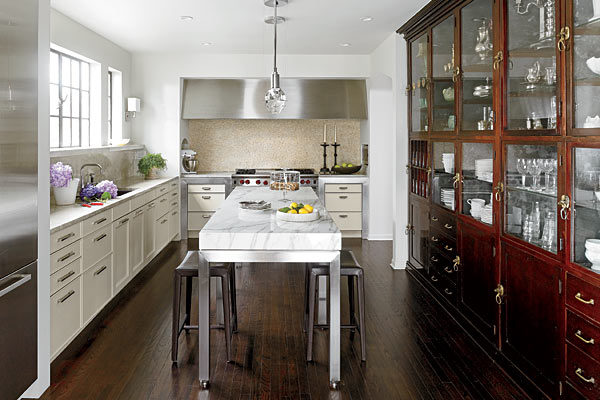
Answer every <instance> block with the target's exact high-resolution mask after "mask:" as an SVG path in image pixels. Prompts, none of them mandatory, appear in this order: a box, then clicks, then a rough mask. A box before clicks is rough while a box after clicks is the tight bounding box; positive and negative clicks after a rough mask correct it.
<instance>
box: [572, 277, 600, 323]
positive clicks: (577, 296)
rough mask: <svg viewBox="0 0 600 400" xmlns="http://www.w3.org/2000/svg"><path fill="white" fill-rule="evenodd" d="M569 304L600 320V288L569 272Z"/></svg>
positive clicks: (582, 312)
mask: <svg viewBox="0 0 600 400" xmlns="http://www.w3.org/2000/svg"><path fill="white" fill-rule="evenodd" d="M566 302H567V304H568V305H569V306H570V307H572V308H573V309H575V310H577V311H578V312H580V313H581V314H583V315H585V316H587V317H589V318H591V319H593V320H595V321H598V322H600V288H599V287H597V286H594V285H592V284H591V283H588V282H586V281H584V280H582V279H579V278H577V277H576V276H573V275H571V274H567V299H566Z"/></svg>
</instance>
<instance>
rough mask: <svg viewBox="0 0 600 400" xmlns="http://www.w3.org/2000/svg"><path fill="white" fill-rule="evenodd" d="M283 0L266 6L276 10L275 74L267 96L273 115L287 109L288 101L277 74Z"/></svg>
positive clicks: (268, 0) (269, 108) (277, 0)
mask: <svg viewBox="0 0 600 400" xmlns="http://www.w3.org/2000/svg"><path fill="white" fill-rule="evenodd" d="M280 1H281V0H267V1H265V5H269V6H270V5H271V4H272V6H273V8H274V9H275V12H274V17H273V26H274V31H275V34H274V40H273V73H272V74H271V89H269V91H268V92H267V94H266V95H265V104H266V106H267V110H269V112H270V113H271V114H279V113H281V111H283V109H284V108H285V102H286V100H287V98H286V96H285V92H284V91H283V90H282V89H281V87H279V73H278V72H277V23H278V22H279V20H278V17H277V6H278V5H279V2H280Z"/></svg>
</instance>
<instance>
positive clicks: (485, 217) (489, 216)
mask: <svg viewBox="0 0 600 400" xmlns="http://www.w3.org/2000/svg"><path fill="white" fill-rule="evenodd" d="M481 222H483V223H484V224H488V225H492V223H493V222H494V215H493V211H492V204H491V203H490V204H488V205H486V206H485V207H483V208H482V209H481Z"/></svg>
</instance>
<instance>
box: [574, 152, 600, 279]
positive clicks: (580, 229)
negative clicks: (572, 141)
mask: <svg viewBox="0 0 600 400" xmlns="http://www.w3.org/2000/svg"><path fill="white" fill-rule="evenodd" d="M571 182H572V188H571V190H572V191H571V193H572V196H573V202H574V203H573V205H574V207H573V218H571V220H572V224H573V225H572V231H573V233H572V235H571V236H572V240H573V242H572V244H571V258H572V261H573V262H575V263H577V264H579V265H582V266H584V267H587V268H591V269H593V270H595V271H596V272H598V273H600V149H590V148H581V147H577V148H574V149H573V176H572V181H571Z"/></svg>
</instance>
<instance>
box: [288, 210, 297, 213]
mask: <svg viewBox="0 0 600 400" xmlns="http://www.w3.org/2000/svg"><path fill="white" fill-rule="evenodd" d="M288 214H298V211H296V210H290V211H288Z"/></svg>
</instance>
